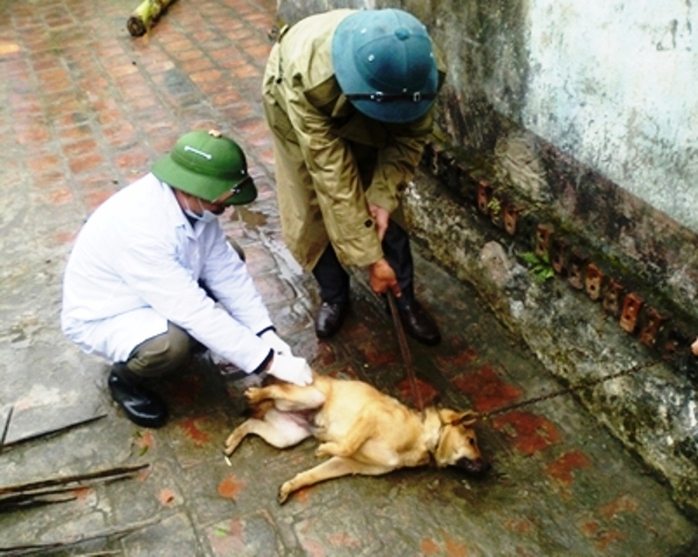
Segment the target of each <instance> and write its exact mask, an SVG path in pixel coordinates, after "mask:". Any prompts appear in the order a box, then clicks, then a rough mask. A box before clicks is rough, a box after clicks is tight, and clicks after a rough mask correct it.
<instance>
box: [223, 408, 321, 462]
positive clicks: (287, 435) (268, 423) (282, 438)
mask: <svg viewBox="0 0 698 557" xmlns="http://www.w3.org/2000/svg"><path fill="white" fill-rule="evenodd" d="M250 434H253V435H259V436H260V437H261V438H262V439H264V440H265V441H266V442H267V443H269V444H270V445H271V446H272V447H276V448H277V449H285V448H287V447H292V446H293V445H296V444H298V443H300V442H301V441H303V439H306V438H307V437H310V435H311V431H310V428H308V427H303V425H301V424H299V423H298V422H297V421H295V420H293V419H292V418H291V417H289V416H286V415H284V414H283V413H282V412H278V411H276V410H274V409H273V408H272V409H271V410H269V411H268V412H267V413H266V414H265V416H264V420H258V419H256V418H250V419H249V420H247V421H245V422H244V423H242V424H241V425H240V426H239V427H237V428H236V429H235V430H234V431H233V432H232V433H231V434H230V437H228V439H227V440H226V442H225V451H224V452H225V454H226V456H230V455H231V454H233V452H234V451H235V449H237V447H238V445H240V443H241V442H242V440H243V439H244V438H245V437H246V436H247V435H250Z"/></svg>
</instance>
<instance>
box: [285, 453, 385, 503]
mask: <svg viewBox="0 0 698 557" xmlns="http://www.w3.org/2000/svg"><path fill="white" fill-rule="evenodd" d="M390 470H391V469H390V468H386V467H384V466H375V465H373V466H372V465H368V464H362V463H360V462H356V461H355V460H352V459H350V458H344V457H340V456H334V457H332V458H330V459H329V460H326V461H325V462H323V463H322V464H318V465H317V466H315V467H314V468H311V469H310V470H306V471H305V472H301V473H300V474H297V475H296V476H294V477H293V478H291V479H290V480H289V481H287V482H285V483H284V484H283V485H282V486H281V488H280V489H279V504H283V503H285V502H286V500H287V499H288V496H289V495H291V493H293V492H294V491H297V490H299V489H300V488H302V487H307V486H309V485H314V484H316V483H319V482H322V481H325V480H330V479H332V478H339V477H341V476H348V475H350V474H362V475H365V476H379V475H380V474H385V473H386V472H389V471H390Z"/></svg>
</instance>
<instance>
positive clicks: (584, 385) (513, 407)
mask: <svg viewBox="0 0 698 557" xmlns="http://www.w3.org/2000/svg"><path fill="white" fill-rule="evenodd" d="M658 363H659V362H656V361H651V362H645V363H643V364H636V365H634V366H632V367H629V368H628V369H624V370H622V371H619V372H617V373H613V374H611V375H608V376H606V377H600V378H598V379H591V380H589V381H584V382H582V383H580V384H578V385H573V386H571V387H567V388H566V389H560V390H559V391H553V392H552V393H548V394H545V395H540V396H537V397H534V398H530V399H528V400H523V401H521V402H517V403H515V404H510V405H508V406H504V407H502V408H497V409H496V410H491V411H489V412H484V413H482V414H480V419H481V420H482V421H486V420H488V419H490V418H491V417H492V416H496V415H498V414H503V413H505V412H510V411H511V410H516V409H517V408H521V407H522V406H528V405H529V404H535V403H536V402H542V401H544V400H549V399H551V398H556V397H559V396H562V395H566V394H569V393H573V392H575V391H581V390H583V389H589V388H590V387H595V386H596V385H600V384H601V383H605V382H606V381H611V380H612V379H618V378H619V377H625V376H628V375H632V374H633V373H637V372H638V371H641V370H643V369H649V368H651V367H654V366H656V365H657V364H658Z"/></svg>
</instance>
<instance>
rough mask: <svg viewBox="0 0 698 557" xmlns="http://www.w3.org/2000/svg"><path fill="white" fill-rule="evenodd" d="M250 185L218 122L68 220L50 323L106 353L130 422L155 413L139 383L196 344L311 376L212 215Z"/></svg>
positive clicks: (160, 411) (114, 389)
mask: <svg viewBox="0 0 698 557" xmlns="http://www.w3.org/2000/svg"><path fill="white" fill-rule="evenodd" d="M256 196H257V190H256V187H255V185H254V182H253V180H252V179H251V178H250V176H249V174H248V172H247V163H246V160H245V155H244V153H243V151H242V149H241V148H240V147H239V146H238V145H237V144H236V143H235V142H234V141H232V140H231V139H229V138H227V137H225V136H223V135H221V134H220V133H219V132H216V131H211V132H205V131H194V132H190V133H188V134H186V135H184V136H182V137H181V138H180V139H179V140H178V141H177V143H176V144H175V146H174V148H173V149H172V151H171V152H170V153H169V154H167V155H165V156H163V157H161V158H160V159H158V160H157V161H156V162H155V163H154V165H153V167H152V169H151V172H149V173H148V174H146V175H145V176H143V177H142V178H140V179H139V180H137V181H136V182H134V183H133V184H131V185H129V186H127V187H125V188H123V189H122V190H120V191H119V192H117V193H116V194H115V195H113V196H112V197H110V198H109V199H108V200H107V201H105V202H104V203H103V204H102V205H101V206H100V207H98V208H97V210H96V211H95V212H94V213H93V214H92V215H91V216H90V217H89V219H88V220H87V222H86V223H85V225H84V226H83V228H82V229H81V231H80V232H79V234H78V237H77V239H76V242H75V245H74V247H73V250H72V252H71V255H70V257H69V260H68V264H67V268H66V271H65V276H64V282H63V308H62V313H61V326H62V329H63V331H64V332H65V334H66V335H67V336H68V337H69V338H70V339H71V340H72V341H74V342H75V343H76V344H77V345H78V346H79V347H80V348H82V349H83V350H84V351H85V352H87V353H90V354H96V355H98V356H101V357H103V358H105V359H107V360H108V361H110V362H111V363H112V367H111V369H110V372H109V375H108V378H107V384H108V387H109V391H110V393H111V396H112V398H113V399H114V401H115V402H116V403H117V404H118V405H119V406H120V407H121V408H122V409H123V411H124V412H125V413H126V415H127V417H128V418H129V419H130V420H131V421H133V422H135V423H136V424H139V425H141V426H144V427H159V426H162V425H163V424H164V423H165V422H166V420H167V415H168V412H167V406H166V404H165V403H164V401H163V400H162V399H161V398H160V397H159V396H158V395H157V394H156V393H154V392H152V391H151V390H150V389H148V388H147V387H145V388H144V385H143V383H144V382H145V381H146V380H149V381H154V380H158V379H160V378H162V377H163V376H165V375H168V374H171V373H172V372H175V371H177V370H178V369H180V368H182V367H184V366H186V365H187V363H188V362H189V361H190V358H191V354H192V351H193V350H197V349H200V348H202V347H204V348H207V349H209V350H210V351H211V352H213V353H215V354H217V355H219V356H221V357H223V358H225V359H226V360H228V361H230V362H232V363H233V364H235V365H236V366H237V367H239V368H240V369H241V370H243V371H245V372H247V373H250V374H260V375H263V374H264V373H269V374H271V375H274V376H276V377H278V378H279V379H282V380H285V381H289V382H292V383H296V384H298V385H306V384H309V383H310V382H312V372H311V370H310V368H309V366H308V364H307V362H306V361H305V360H304V359H303V358H298V357H295V356H293V354H292V352H291V349H290V347H289V346H288V344H287V343H286V342H284V341H283V340H282V339H281V338H279V336H278V335H277V334H276V332H275V329H274V326H273V324H272V322H271V319H270V317H269V313H268V311H267V309H266V307H265V306H264V303H263V302H262V299H261V296H260V295H259V292H258V291H257V289H256V287H255V285H254V283H253V281H252V278H251V277H250V275H249V273H248V271H247V267H246V265H245V263H244V262H243V260H242V259H241V257H240V254H239V253H238V251H236V249H234V248H233V247H232V246H231V245H230V243H229V242H228V241H227V240H226V237H225V235H224V233H223V230H222V229H221V226H220V224H219V222H218V218H217V217H218V216H220V215H221V214H222V213H223V212H224V211H225V209H226V207H228V206H230V205H240V204H245V203H249V202H251V201H253V200H254V199H255V198H256Z"/></svg>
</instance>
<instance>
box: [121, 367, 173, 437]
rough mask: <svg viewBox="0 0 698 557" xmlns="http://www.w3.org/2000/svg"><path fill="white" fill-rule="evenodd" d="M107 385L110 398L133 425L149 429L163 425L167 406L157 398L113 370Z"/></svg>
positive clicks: (165, 419)
mask: <svg viewBox="0 0 698 557" xmlns="http://www.w3.org/2000/svg"><path fill="white" fill-rule="evenodd" d="M107 384H108V385H109V392H110V393H111V396H112V398H113V399H114V401H115V402H116V403H117V404H118V405H119V406H120V407H121V408H122V410H123V411H124V412H126V416H127V417H128V419H129V420H131V421H132V422H133V423H135V424H138V425H140V426H143V427H151V428H158V427H161V426H163V425H165V422H166V421H167V406H166V405H165V403H164V402H163V401H162V399H161V398H160V397H159V396H157V395H156V394H154V393H151V392H149V391H147V390H145V389H143V388H142V387H141V386H140V385H138V384H137V383H135V382H133V381H129V380H128V379H125V378H124V377H122V374H120V373H119V372H118V371H114V370H112V372H111V373H110V374H109V378H108V379H107Z"/></svg>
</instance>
